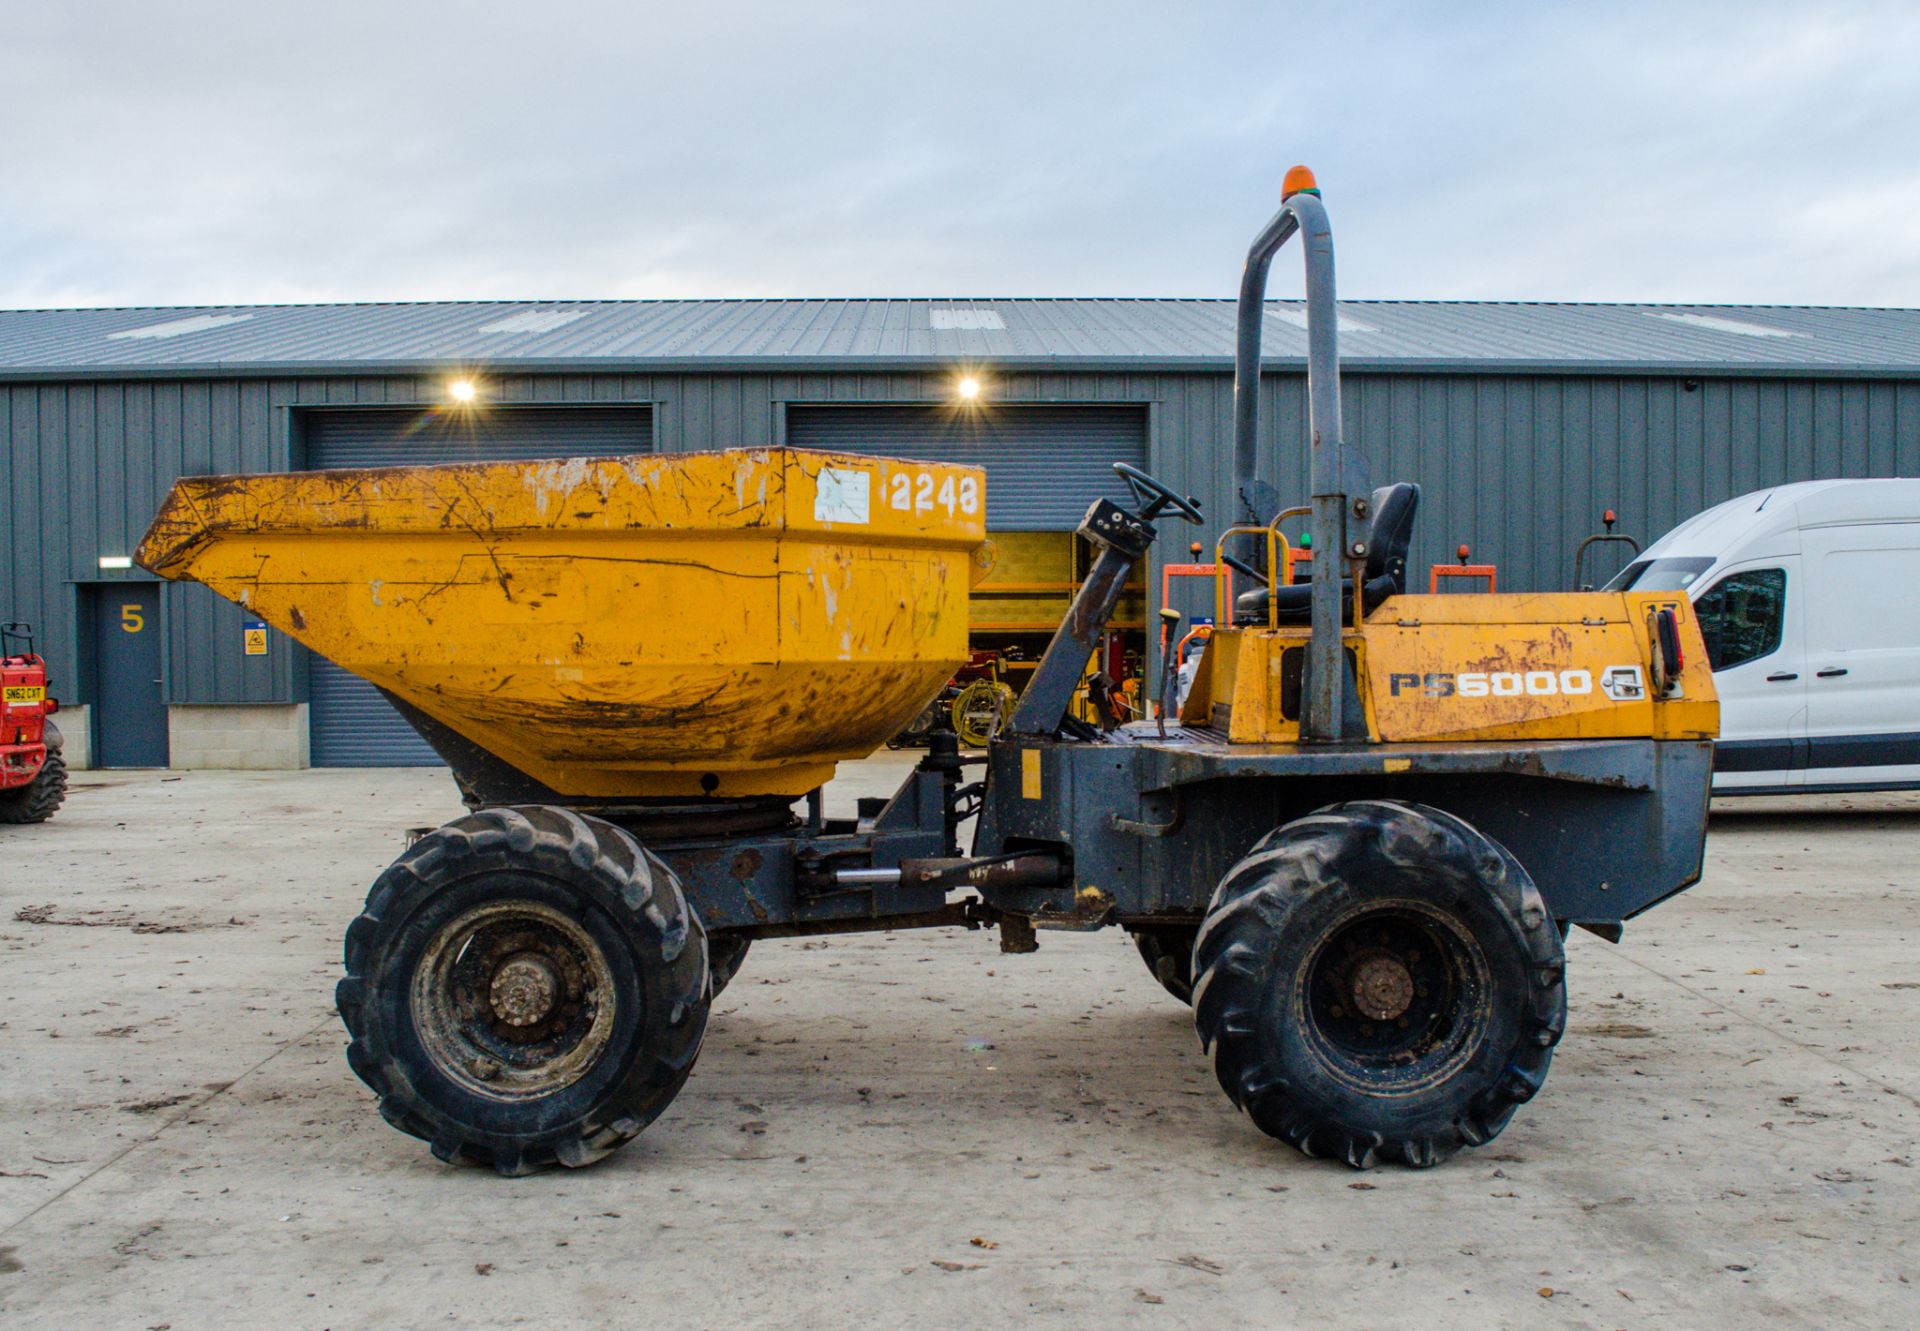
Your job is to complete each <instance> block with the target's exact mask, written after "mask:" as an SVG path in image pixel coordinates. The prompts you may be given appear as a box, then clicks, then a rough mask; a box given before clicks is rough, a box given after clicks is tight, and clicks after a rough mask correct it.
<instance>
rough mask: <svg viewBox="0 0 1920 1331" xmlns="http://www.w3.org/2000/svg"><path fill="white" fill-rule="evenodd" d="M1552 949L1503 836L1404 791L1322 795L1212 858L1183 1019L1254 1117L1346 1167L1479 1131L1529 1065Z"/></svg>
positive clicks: (1546, 1006) (1435, 1147) (1458, 1142)
mask: <svg viewBox="0 0 1920 1331" xmlns="http://www.w3.org/2000/svg"><path fill="white" fill-rule="evenodd" d="M1565 968H1566V967H1565V959H1564V956H1563V954H1562V952H1561V946H1560V935H1559V931H1558V929H1556V928H1555V926H1554V922H1553V920H1552V919H1551V918H1550V917H1549V915H1548V914H1547V909H1546V906H1545V903H1544V902H1543V901H1542V899H1541V896H1540V892H1539V889H1537V888H1536V887H1535V886H1534V885H1533V881H1532V880H1531V879H1530V878H1529V877H1528V876H1527V873H1526V870H1524V869H1523V868H1521V867H1520V864H1519V862H1518V861H1516V860H1515V859H1514V858H1513V856H1512V855H1510V854H1508V853H1507V851H1506V850H1505V849H1504V848H1503V847H1501V846H1500V845H1499V844H1498V843H1496V842H1494V841H1493V840H1492V839H1490V838H1488V837H1487V836H1485V835H1483V834H1482V833H1480V832H1478V831H1476V830H1475V829H1474V828H1473V827H1471V826H1469V825H1468V824H1467V823H1465V822H1462V821H1461V820H1460V819H1458V818H1456V817H1454V816H1453V815H1451V814H1448V813H1443V812H1441V811H1440V810H1438V809H1432V808H1428V807H1426V806H1424V805H1418V804H1403V803H1399V802H1397V801H1389V800H1361V801H1356V802H1353V803H1348V804H1336V805H1333V806H1331V807H1329V808H1325V809H1322V810H1320V811H1319V812H1317V813H1314V814H1311V815H1309V816H1308V817H1305V818H1301V819H1299V820H1297V821H1295V822H1291V823H1288V824H1286V825H1285V826H1284V827H1281V828H1279V829H1277V830H1276V831H1274V832H1271V833H1269V834H1268V835H1267V836H1266V838H1265V839H1264V840H1262V841H1261V842H1260V843H1259V844H1258V845H1256V846H1255V847H1254V848H1253V850H1252V851H1251V852H1250V853H1249V854H1248V855H1247V857H1246V858H1245V859H1243V860H1241V861H1240V862H1239V863H1238V864H1237V865H1235V866H1234V867H1233V869H1232V870H1231V871H1229V873H1228V874H1227V876H1226V878H1225V879H1224V880H1223V881H1222V882H1221V884H1220V886H1219V888H1218V889H1217V890H1216V891H1215V892H1214V895H1213V903H1212V905H1211V906H1210V908H1209V909H1208V913H1207V916H1206V920H1205V922H1204V924H1203V925H1202V926H1201V929H1200V936H1199V939H1198V941H1197V942H1196V944H1195V948H1194V975H1195V983H1194V1021H1195V1025H1196V1026H1197V1027H1198V1029H1199V1032H1200V1038H1201V1041H1202V1043H1203V1044H1204V1046H1205V1048H1206V1050H1207V1051H1208V1053H1209V1054H1210V1055H1211V1057H1212V1059H1213V1067H1214V1073H1215V1075H1216V1076H1217V1077H1218V1078H1219V1080H1220V1085H1221V1086H1222V1087H1223V1088H1224V1089H1225V1090H1226V1092H1227V1095H1228V1096H1229V1097H1230V1098H1231V1099H1232V1100H1233V1102H1234V1103H1235V1104H1236V1105H1238V1106H1239V1107H1240V1108H1242V1109H1244V1110H1245V1111H1246V1112H1247V1113H1248V1115H1249V1116H1250V1117H1252V1119H1253V1121H1254V1123H1255V1124H1257V1125H1258V1126H1259V1127H1260V1129H1261V1130H1262V1131H1264V1132H1266V1133H1268V1134H1269V1135H1271V1136H1274V1137H1279V1138H1280V1139H1282V1140H1283V1141H1287V1142H1291V1143H1292V1144H1293V1145H1295V1146H1297V1147H1298V1148H1299V1149H1300V1150H1301V1151H1303V1152H1305V1153H1306V1154H1307V1155H1310V1156H1332V1157H1335V1158H1337V1159H1341V1160H1344V1161H1346V1162H1347V1163H1348V1164H1350V1165H1352V1166H1354V1167H1355V1168H1362V1169H1364V1168H1366V1167H1368V1166H1369V1165H1371V1164H1373V1163H1374V1161H1375V1160H1376V1159H1387V1160H1399V1161H1403V1162H1404V1163H1406V1164H1409V1165H1415V1166H1427V1165H1434V1164H1438V1163H1439V1162H1440V1161H1442V1160H1445V1159H1446V1158H1447V1157H1448V1156H1450V1155H1452V1154H1453V1153H1454V1152H1455V1151H1457V1150H1459V1149H1460V1148H1461V1147H1463V1146H1479V1145H1482V1144H1484V1143H1486V1142H1489V1141H1491V1140H1493V1138H1494V1137H1496V1136H1498V1135H1499V1133H1500V1130H1501V1129H1502V1128H1504V1127H1505V1126H1506V1124H1507V1120H1508V1119H1510V1118H1511V1117H1512V1116H1513V1112H1514V1109H1515V1108H1516V1107H1517V1106H1519V1105H1521V1104H1524V1103H1525V1102H1526V1101H1527V1100H1530V1099H1531V1098H1532V1097H1533V1095H1534V1093H1535V1092H1537V1091H1538V1090H1539V1089H1540V1086H1541V1084H1542V1083H1543V1082H1544V1081H1545V1080H1546V1076H1547V1068H1548V1066H1549V1065H1550V1064H1551V1062H1552V1061H1553V1049H1554V1045H1555V1044H1557V1043H1558V1042H1559V1039H1560V1034H1561V1032H1562V1031H1563V1030H1564V1029H1565V1027H1566V1012H1567V999H1566V987H1565V984H1564V975H1565Z"/></svg>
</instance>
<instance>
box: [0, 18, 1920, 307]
mask: <svg viewBox="0 0 1920 1331" xmlns="http://www.w3.org/2000/svg"><path fill="white" fill-rule="evenodd" d="M1916 52H1920V6H1915V5H1911V4H1866V3H1862V4H1847V3H1817V4H1807V3H1804V2H1803V3H1793V4H1786V3H1768V2H1766V0H1747V2H1746V3H1730V4H1707V3H1700V4H1692V3H1686V2H1685V0H1667V2H1666V3H1659V4H1638V3H1620V4H1603V3H1586V4H1571V3H1569V4H1554V3H1547V2H1546V0H1537V2H1536V3H1521V4H1507V3H1486V4H1470V3H1451V4H1441V3H1413V2H1412V0H1406V2H1403V3H1366V2H1364V0H1348V3H1332V4H1293V3H1279V2H1277V0H1276V2H1275V3H1268V4H1246V5H1229V4H1217V5H1216V4H1206V3H1197V2H1190V3H1185V4H1173V3H1160V4H1135V3H1126V2H1124V0H1114V2H1110V3H1102V4H1081V3H1068V2H1065V0H1054V2H1049V0H1024V2H1023V3H1001V2H1000V0H974V2H973V3H968V4H952V3H943V4H929V3H921V2H920V0H880V2H877V3H866V2H865V0H860V2H857V3H856V2H854V0H844V2H838V3H836V2H832V0H820V2H819V3H804V2H802V0H793V2H792V3H786V4H773V3H767V4H745V3H713V2H712V0H708V2H706V3H694V4H675V5H663V4H655V3H648V2H647V0H610V2H609V0H543V2H542V3H533V4H529V3H526V0H512V2H511V3H507V2H503V0H469V2H468V3H463V4H460V5H447V6H442V5H426V4H410V3H406V0H386V3H373V4H363V3H358V0H329V2H328V3H324V4H318V5H301V6H297V7H296V6H293V5H287V4H279V3H271V2H270V0H253V3H244V4H216V3H195V2H193V0H169V2H168V3H153V2H152V0H141V2H139V3H88V2H86V0H75V2H73V3H47V0H30V2H29V0H0V191H3V192H0V306H7V307H19V306H38V305H69V304H79V305H92V304H153V303H158V304H190V303H224V302H246V301H286V300H294V301H305V300H342V299H353V300H395V299H454V298H465V297H506V298H542V297H547V298H561V297H595V296H601V297H606V296H788V295H925V294H941V295H1150V296H1151V295H1168V296H1190V295H1230V294H1231V293H1232V292H1233V290H1234V288H1235V282H1236V278H1237V273H1238V269H1239V264H1240V258H1241V255H1242V254H1243V253H1244V250H1245V246H1246V242H1247V240H1248V239H1249V238H1250V237H1251V235H1252V234H1253V232H1254V231H1255V230H1256V229H1257V228H1258V227H1259V225H1260V224H1261V223H1262V222H1263V221H1264V220H1265V219H1266V217H1267V216H1268V214H1269V213H1271V211H1272V208H1273V205H1274V203H1275V202H1276V201H1277V190H1278V185H1279V181H1280V177H1281V174H1282V172H1283V171H1284V170H1285V168H1286V166H1287V165H1288V164H1289V163H1291V162H1293V161H1295V160H1301V161H1306V162H1309V163H1311V164H1312V165H1313V166H1314V167H1315V168H1316V169H1317V170H1318V171H1319V173H1320V177H1321V182H1322V184H1323V185H1324V187H1325V189H1326V195H1327V200H1328V205H1329V207H1330V209H1331V210H1332V214H1333V218H1334V222H1335V225H1336V236H1337V239H1338V241H1339V246H1340V259H1341V280H1342V291H1343V294H1345V295H1348V296H1354V297H1388V298H1393V297H1400V298H1411V297H1440V298H1471V299H1578V300H1636V299H1638V300H1687V301H1733V302H1738V301H1762V302H1773V301H1780V302H1794V303H1817V304H1871V305H1908V306H1920V73H1916V72H1915V64H1914V59H1915V53H1916ZM1297 284H1298V277H1297V270H1296V268H1295V267H1293V266H1288V267H1286V269H1285V272H1284V275H1283V276H1281V277H1279V278H1277V279H1276V292H1275V294H1282V291H1283V290H1291V289H1292V288H1293V287H1296V286H1297Z"/></svg>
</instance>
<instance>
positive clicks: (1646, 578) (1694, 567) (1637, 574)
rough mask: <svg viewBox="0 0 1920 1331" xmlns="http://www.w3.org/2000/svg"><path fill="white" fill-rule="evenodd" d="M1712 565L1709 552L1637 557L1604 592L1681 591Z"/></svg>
mask: <svg viewBox="0 0 1920 1331" xmlns="http://www.w3.org/2000/svg"><path fill="white" fill-rule="evenodd" d="M1712 567H1713V559H1712V557H1711V556H1706V557H1700V556H1691V557H1688V558H1685V559H1681V558H1678V557H1674V558H1666V559H1636V560H1634V561H1633V562H1632V563H1631V564H1628V565H1627V566H1626V567H1625V568H1623V569H1621V570H1620V571H1619V572H1618V573H1616V574H1614V577H1613V581H1612V582H1609V583H1608V584H1607V585H1606V586H1604V587H1602V588H1601V589H1600V590H1601V591H1603V592H1683V591H1685V590H1686V589H1687V588H1689V587H1691V586H1693V583H1694V579H1696V578H1698V577H1699V576H1700V575H1701V574H1702V573H1705V572H1706V571H1707V570H1708V569H1710V568H1712Z"/></svg>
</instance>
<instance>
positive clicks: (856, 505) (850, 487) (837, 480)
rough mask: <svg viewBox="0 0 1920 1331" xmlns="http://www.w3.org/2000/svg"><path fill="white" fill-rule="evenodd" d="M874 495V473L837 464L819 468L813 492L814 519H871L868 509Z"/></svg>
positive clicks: (863, 521)
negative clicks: (837, 465) (836, 465)
mask: <svg viewBox="0 0 1920 1331" xmlns="http://www.w3.org/2000/svg"><path fill="white" fill-rule="evenodd" d="M872 495H873V473H871V472H867V471H852V470H848V469H843V468H840V467H822V468H820V478H819V481H818V482H817V483H816V485H815V488H814V492H813V520H814V521H815V522H857V523H860V524H862V525H863V526H864V525H865V524H866V523H867V522H868V521H869V520H870V519H869V517H868V508H869V505H870V501H871V499H872Z"/></svg>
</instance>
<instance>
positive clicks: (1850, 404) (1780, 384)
mask: <svg viewBox="0 0 1920 1331" xmlns="http://www.w3.org/2000/svg"><path fill="white" fill-rule="evenodd" d="M1296 382H1297V381H1296ZM1688 383H1692V384H1694V387H1693V388H1692V389H1689V388H1688V387H1687V384H1688ZM1296 391H1297V390H1296ZM1345 405H1346V422H1347V435H1348V437H1349V438H1350V439H1353V440H1356V441H1357V442H1359V443H1360V445H1361V446H1362V447H1363V448H1364V449H1365V450H1366V451H1367V453H1368V454H1369V456H1370V458H1371V461H1372V466H1373V477H1374V481H1375V483H1376V484H1379V483H1383V482H1386V481H1391V480H1412V481H1417V482H1419V483H1420V484H1421V485H1422V486H1423V487H1424V495H1423V504H1422V510H1421V513H1420V516H1419V519H1418V521H1417V524H1416V530H1415V539H1414V552H1413V558H1412V560H1411V561H1410V567H1411V568H1413V569H1414V570H1416V571H1417V572H1418V574H1419V575H1420V582H1421V585H1422V587H1423V588H1424V585H1425V573H1426V569H1427V567H1428V566H1429V565H1430V564H1433V563H1436V562H1442V561H1443V560H1444V561H1450V560H1451V558H1452V555H1453V550H1454V547H1455V546H1456V545H1457V544H1459V543H1461V542H1463V541H1464V542H1467V543H1468V544H1470V545H1471V546H1472V547H1473V550H1474V555H1475V558H1476V559H1485V560H1489V561H1492V562H1494V563H1497V564H1498V565H1499V567H1500V585H1501V588H1502V589H1503V590H1513V591H1554V590H1563V589H1566V588H1568V587H1570V586H1571V584H1572V567H1573V554H1574V548H1575V546H1576V545H1577V544H1578V542H1579V541H1580V539H1581V538H1582V537H1583V536H1586V535H1588V534H1590V533H1592V532H1594V531H1598V530H1599V529H1600V515H1601V511H1602V510H1603V509H1607V508H1612V509H1614V510H1616V511H1617V512H1618V513H1619V515H1620V527H1619V530H1622V531H1625V532H1628V533H1629V534H1631V535H1634V536H1636V537H1638V538H1639V539H1640V540H1641V541H1642V542H1650V541H1652V540H1654V539H1656V538H1658V537H1659V536H1661V535H1662V534H1664V533H1665V532H1666V531H1668V530H1669V529H1670V528H1672V527H1673V526H1674V525H1675V524H1677V523H1679V522H1680V521H1681V520H1682V519H1684V518H1686V517H1689V516H1691V515H1692V514H1694V513H1697V512H1699V511H1700V510H1702V509H1704V508H1707V507H1709V506H1711V505H1713V504H1717V503H1720V502H1721V501H1722V500H1725V499H1730V498H1732V497H1734V496H1735V495H1739V494H1744V493H1746V492H1748V491H1751V490H1757V489H1761V488H1764V487H1765V486H1768V485H1778V484H1783V483H1785V482H1789V481H1801V480H1812V479H1815V478H1824V477H1846V476H1851V477H1866V476H1892V475H1908V476H1913V475H1920V384H1916V383H1911V382H1904V383H1903V382H1890V381H1885V380H1869V381H1857V380H1856V381H1823V380H1767V379H1703V380H1683V379H1672V378H1664V377H1662V378H1639V377H1619V378H1587V377H1579V376H1565V377H1559V376H1514V377H1502V376H1472V375H1457V376H1456V375H1448V376H1429V375H1369V376H1354V377H1353V378H1350V379H1348V380H1347V381H1346V393H1345Z"/></svg>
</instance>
